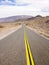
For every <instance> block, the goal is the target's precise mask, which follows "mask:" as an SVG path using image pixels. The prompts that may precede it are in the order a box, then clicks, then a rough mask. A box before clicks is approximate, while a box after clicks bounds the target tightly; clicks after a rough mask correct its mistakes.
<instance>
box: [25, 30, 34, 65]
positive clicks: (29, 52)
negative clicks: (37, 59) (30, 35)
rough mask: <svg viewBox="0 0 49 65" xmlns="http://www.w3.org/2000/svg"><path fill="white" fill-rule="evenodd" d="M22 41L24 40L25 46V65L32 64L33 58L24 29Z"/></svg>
mask: <svg viewBox="0 0 49 65" xmlns="http://www.w3.org/2000/svg"><path fill="white" fill-rule="evenodd" d="M24 41H25V48H26V60H27V65H34V60H33V57H32V53H31V49H30V45H29V42H28V39H27V36H26V31H25V29H24Z"/></svg>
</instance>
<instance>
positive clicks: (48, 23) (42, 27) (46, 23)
mask: <svg viewBox="0 0 49 65" xmlns="http://www.w3.org/2000/svg"><path fill="white" fill-rule="evenodd" d="M25 23H26V25H28V26H30V27H31V28H32V29H35V30H37V32H39V33H40V34H43V35H44V36H46V37H49V16H46V17H42V16H36V17H34V18H33V17H32V18H30V19H28V20H27V21H26V22H25Z"/></svg>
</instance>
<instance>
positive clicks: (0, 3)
mask: <svg viewBox="0 0 49 65" xmlns="http://www.w3.org/2000/svg"><path fill="white" fill-rule="evenodd" d="M15 15H32V16H36V15H42V16H48V15H49V0H0V18H2V17H9V16H15Z"/></svg>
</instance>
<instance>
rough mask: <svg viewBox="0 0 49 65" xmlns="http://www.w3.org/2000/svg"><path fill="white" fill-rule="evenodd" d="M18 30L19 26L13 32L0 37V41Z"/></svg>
mask: <svg viewBox="0 0 49 65" xmlns="http://www.w3.org/2000/svg"><path fill="white" fill-rule="evenodd" d="M20 28H21V26H19V27H18V28H17V29H15V30H12V31H10V32H9V33H6V34H4V35H3V36H2V37H0V40H2V39H4V38H5V37H7V36H8V35H10V34H12V33H14V32H15V31H16V30H18V29H20Z"/></svg>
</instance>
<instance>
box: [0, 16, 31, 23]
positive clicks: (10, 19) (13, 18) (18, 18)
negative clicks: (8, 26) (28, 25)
mask: <svg viewBox="0 0 49 65" xmlns="http://www.w3.org/2000/svg"><path fill="white" fill-rule="evenodd" d="M31 17H32V16H27V15H20V16H11V17H6V18H0V22H16V21H18V20H26V19H29V18H31Z"/></svg>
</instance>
